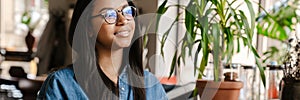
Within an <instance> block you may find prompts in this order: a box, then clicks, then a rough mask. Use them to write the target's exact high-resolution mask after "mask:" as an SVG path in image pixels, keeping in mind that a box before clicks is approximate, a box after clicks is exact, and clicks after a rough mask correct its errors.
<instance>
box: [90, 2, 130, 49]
mask: <svg viewBox="0 0 300 100" xmlns="http://www.w3.org/2000/svg"><path fill="white" fill-rule="evenodd" d="M93 6H94V7H93V12H92V16H97V15H99V14H101V15H105V14H107V12H108V11H107V10H108V9H110V10H111V9H114V10H118V12H117V14H116V16H117V19H116V21H115V23H108V22H109V19H108V21H107V20H105V18H104V17H103V16H97V17H95V18H93V19H92V20H91V23H92V25H93V31H94V32H98V35H97V39H96V41H97V43H96V44H97V45H100V46H101V47H104V48H111V47H112V45H114V47H117V48H124V47H128V46H129V45H130V43H131V40H132V36H133V34H134V29H135V22H134V19H130V20H128V19H126V18H125V17H124V15H122V12H119V11H122V10H123V8H126V7H127V8H128V3H127V0H96V1H95V2H94V5H93ZM111 49H112V48H111Z"/></svg>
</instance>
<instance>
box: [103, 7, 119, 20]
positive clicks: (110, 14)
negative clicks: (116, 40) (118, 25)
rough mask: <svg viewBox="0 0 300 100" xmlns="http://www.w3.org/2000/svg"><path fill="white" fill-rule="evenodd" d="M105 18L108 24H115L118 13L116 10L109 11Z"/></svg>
mask: <svg viewBox="0 0 300 100" xmlns="http://www.w3.org/2000/svg"><path fill="white" fill-rule="evenodd" d="M104 17H105V20H106V21H107V22H108V23H115V22H116V20H117V12H116V11H115V10H107V11H106V14H105V15H104Z"/></svg>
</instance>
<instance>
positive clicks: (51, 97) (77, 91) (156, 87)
mask: <svg viewBox="0 0 300 100" xmlns="http://www.w3.org/2000/svg"><path fill="white" fill-rule="evenodd" d="M124 69H126V68H124ZM127 77H128V75H127V74H126V73H125V71H122V73H121V74H120V75H119V79H118V85H119V99H120V100H133V98H134V97H133V90H132V89H131V87H130V85H128V84H127V83H128V82H127V81H128V80H127ZM144 79H145V91H146V99H147V100H168V98H167V95H166V93H165V91H164V89H163V87H162V85H161V84H160V83H159V81H158V80H157V79H156V77H155V76H154V75H153V74H151V73H150V72H148V71H144ZM37 99H38V100H39V99H47V100H61V99H69V100H87V99H89V98H88V97H87V95H86V94H85V93H84V91H83V90H82V89H81V87H80V85H79V84H78V83H77V81H76V79H75V75H74V71H73V68H72V67H66V68H64V69H61V70H58V71H56V72H53V73H51V74H49V76H48V77H47V79H46V80H45V82H44V83H43V85H42V87H41V89H40V91H39V93H38V97H37Z"/></svg>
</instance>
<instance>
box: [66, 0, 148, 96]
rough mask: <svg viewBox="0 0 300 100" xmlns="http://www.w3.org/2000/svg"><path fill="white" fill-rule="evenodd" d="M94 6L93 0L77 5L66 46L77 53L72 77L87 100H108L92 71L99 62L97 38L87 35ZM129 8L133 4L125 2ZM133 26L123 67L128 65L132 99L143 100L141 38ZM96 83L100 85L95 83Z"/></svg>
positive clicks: (98, 78) (144, 94)
mask: <svg viewBox="0 0 300 100" xmlns="http://www.w3.org/2000/svg"><path fill="white" fill-rule="evenodd" d="M93 2H94V1H92V0H78V1H77V4H76V6H75V8H74V12H73V16H72V20H71V24H70V29H69V43H70V45H71V46H72V48H73V50H74V51H75V52H76V53H73V59H76V61H74V62H73V63H74V64H73V66H74V68H73V69H74V71H75V76H76V79H77V81H78V83H79V84H80V85H81V87H82V88H83V90H84V91H85V92H86V94H87V95H88V97H89V98H92V99H99V98H100V99H107V98H106V97H108V98H110V96H107V95H106V94H107V93H108V92H109V90H107V89H106V88H105V87H104V86H105V84H104V83H105V82H106V81H104V83H103V81H99V80H102V79H101V77H100V75H99V72H98V71H95V69H96V68H95V67H96V66H97V61H98V60H97V57H96V53H95V41H96V38H95V37H90V36H89V35H88V34H87V32H88V31H89V30H91V29H90V28H91V27H92V26H91V24H90V23H89V17H90V16H91V11H93V10H92V8H93V7H92V6H93ZM128 4H129V5H130V6H134V4H133V2H131V1H128ZM89 5H91V6H89ZM135 22H136V28H135V34H134V36H133V41H132V44H131V46H130V47H129V48H124V54H123V64H122V65H123V66H122V67H124V65H126V64H129V65H130V67H127V69H126V71H127V72H126V73H127V75H128V82H129V83H128V84H129V85H130V86H131V88H132V90H133V95H134V99H135V100H145V99H146V92H145V88H144V71H143V63H142V55H143V38H142V37H141V36H140V34H139V31H138V29H139V28H138V27H139V25H138V23H137V20H136V21H135ZM82 27H84V28H82ZM121 69H123V68H121ZM83 70H84V71H83ZM76 72H77V73H76ZM79 79H81V80H79ZM97 80H98V81H99V82H95V81H97ZM87 84H88V85H87ZM90 85H91V86H90ZM93 86H99V87H100V89H106V90H99V89H98V90H97V89H95V87H93ZM93 92H96V93H93ZM101 92H102V94H101ZM99 94H100V95H99ZM112 98H114V97H112Z"/></svg>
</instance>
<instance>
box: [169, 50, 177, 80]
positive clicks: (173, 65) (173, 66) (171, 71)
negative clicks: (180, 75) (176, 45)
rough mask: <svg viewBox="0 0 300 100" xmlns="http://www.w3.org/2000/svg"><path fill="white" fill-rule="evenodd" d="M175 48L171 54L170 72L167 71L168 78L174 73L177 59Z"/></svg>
mask: <svg viewBox="0 0 300 100" xmlns="http://www.w3.org/2000/svg"><path fill="white" fill-rule="evenodd" d="M176 58H177V50H176V52H175V54H174V56H173V59H172V64H171V70H170V73H169V77H168V79H170V77H171V76H172V74H173V73H174V71H175V67H176V61H177V59H176Z"/></svg>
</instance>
